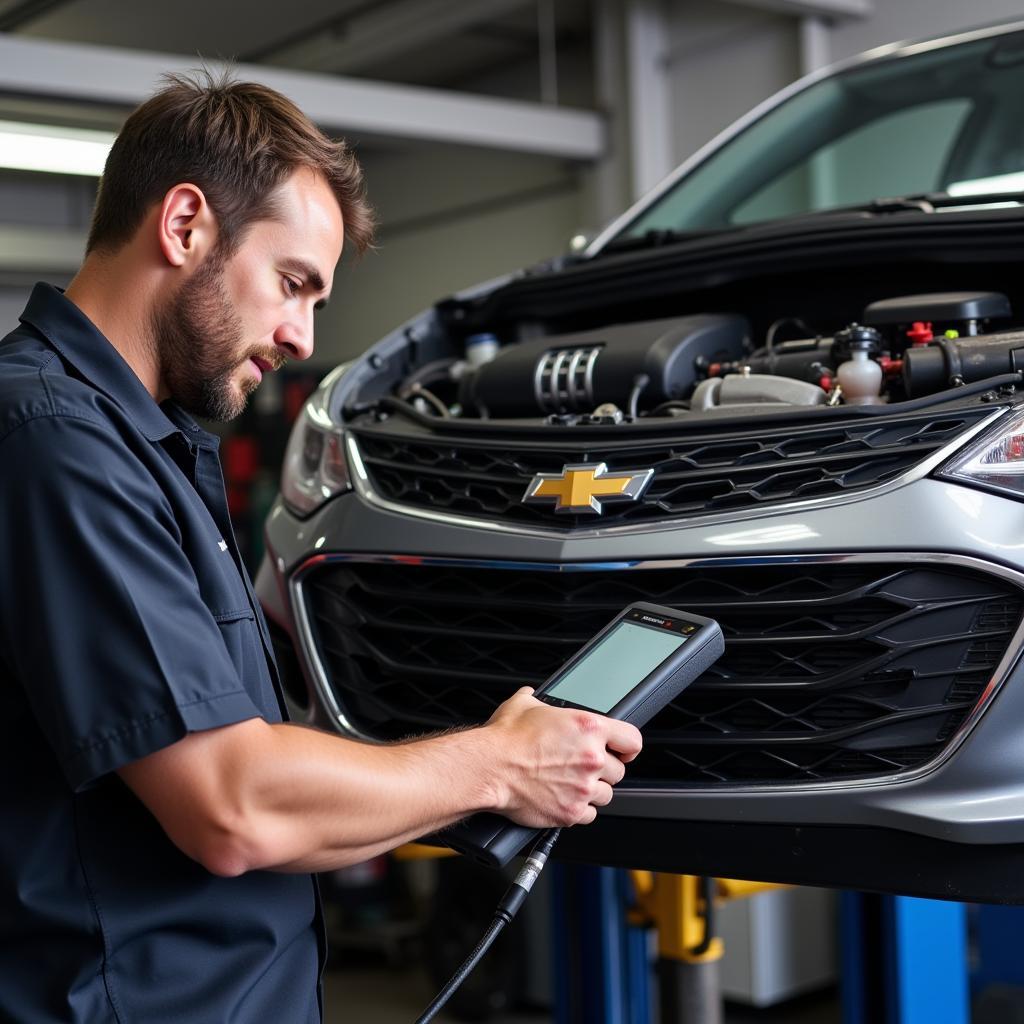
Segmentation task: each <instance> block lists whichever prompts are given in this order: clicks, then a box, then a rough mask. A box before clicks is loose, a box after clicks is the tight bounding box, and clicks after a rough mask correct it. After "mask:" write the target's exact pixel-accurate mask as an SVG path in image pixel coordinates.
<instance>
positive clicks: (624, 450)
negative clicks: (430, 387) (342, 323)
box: [352, 407, 992, 530]
mask: <svg viewBox="0 0 1024 1024" xmlns="http://www.w3.org/2000/svg"><path fill="white" fill-rule="evenodd" d="M991 413H992V409H991V407H981V408H977V409H966V410H958V411H955V412H950V411H949V410H946V411H945V412H936V411H935V410H934V409H931V410H928V411H926V412H922V413H917V414H915V415H909V416H908V415H903V416H898V417H893V418H890V417H879V418H874V417H873V418H871V419H867V418H860V419H852V418H849V417H847V418H846V419H843V420H839V421H836V420H832V421H830V422H829V423H828V424H827V425H817V426H813V425H810V426H809V425H806V424H804V425H799V426H794V425H792V424H790V425H788V426H786V427H785V428H775V429H766V428H765V424H764V420H763V419H759V420H758V421H757V425H756V426H752V427H751V428H750V429H748V430H742V431H738V430H736V429H735V428H732V429H731V430H723V429H717V430H715V429H713V428H710V427H706V428H703V429H702V430H701V431H700V432H686V433H683V432H682V431H680V432H679V433H678V434H676V435H675V436H674V437H672V438H670V439H667V440H665V441H657V442H649V443H646V444H643V445H636V444H632V445H621V444H619V445H610V444H608V443H607V442H605V443H604V444H590V445H586V444H581V443H580V442H579V441H578V440H575V439H574V438H573V436H572V430H573V428H566V429H565V430H563V431H561V432H560V436H561V437H562V438H568V439H567V440H562V441H559V442H556V443H552V442H545V443H537V444H523V443H517V444H512V445H507V444H504V443H502V442H500V441H499V442H495V441H493V440H484V439H467V440H461V439H460V440H458V441H446V440H443V439H438V438H437V437H436V436H433V435H423V436H420V435H411V436H410V435H408V434H402V433H401V432H393V433H392V432H389V431H390V430H391V428H390V427H388V426H386V425H381V426H375V427H372V428H370V427H362V428H359V429H356V430H353V432H352V433H353V436H354V438H355V440H356V442H357V444H358V446H359V450H360V455H361V457H362V460H363V463H364V465H365V467H366V470H367V472H368V474H369V477H370V480H371V481H372V484H373V487H374V489H375V491H376V492H377V493H378V494H379V495H380V496H381V497H383V498H386V499H388V500H389V501H393V502H397V503H398V504H401V505H407V506H409V507H411V508H420V509H430V510H433V511H442V512H446V513H448V514H451V515H460V516H470V517H474V518H480V519H491V520H495V521H504V522H511V523H517V524H525V525H533V526H545V527H554V528H561V529H567V530H571V529H574V528H579V527H593V526H595V525H597V524H600V525H601V526H607V525H612V524H616V523H627V522H645V521H652V520H653V521H657V520H659V519H676V518H683V517H693V516H700V515H708V514H712V513H718V512H729V511H734V510H749V509H757V508H762V507H768V506H772V505H778V504H781V503H783V502H791V501H801V500H804V499H808V498H823V497H834V496H838V495H844V494H850V493H854V492H857V491H861V490H864V489H866V488H868V487H874V486H877V485H879V484H883V483H886V482H887V481H889V480H892V479H894V478H895V477H898V476H900V475H902V474H903V473H906V472H907V471H908V470H910V469H913V468H914V467H915V466H917V465H919V464H920V463H921V462H923V461H924V460H925V459H927V458H928V457H929V456H930V455H933V454H934V453H935V452H937V451H938V450H939V449H941V448H943V447H944V446H945V445H947V444H949V443H950V442H951V441H953V440H954V439H955V438H957V437H959V436H960V435H961V434H963V433H964V432H965V431H968V430H970V429H971V428H972V427H974V426H976V425H977V424H978V423H979V422H980V421H981V420H982V419H983V418H984V417H986V416H989V415H991ZM599 462H604V463H606V464H607V466H608V468H609V470H610V471H611V472H621V471H625V470H639V469H647V468H652V469H653V470H654V477H653V480H652V482H651V485H650V486H649V487H648V488H647V491H646V492H645V493H644V495H643V496H642V498H641V499H640V500H639V501H636V502H623V503H618V504H614V505H610V506H605V511H604V513H603V514H602V515H601V516H600V517H598V516H597V515H595V514H593V513H584V514H572V513H558V512H555V511H554V509H553V508H551V507H538V506H531V505H524V504H522V499H523V496H524V495H525V493H526V489H527V486H528V485H529V483H530V481H531V480H532V479H533V477H534V475H535V474H537V473H560V472H561V471H562V469H563V468H564V467H565V466H566V465H571V464H582V463H599Z"/></svg>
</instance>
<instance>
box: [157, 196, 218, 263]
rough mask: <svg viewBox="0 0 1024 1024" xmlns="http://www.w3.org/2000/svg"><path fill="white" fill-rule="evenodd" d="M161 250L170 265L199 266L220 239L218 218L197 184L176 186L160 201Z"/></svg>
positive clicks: (159, 237) (159, 228)
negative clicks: (218, 236)
mask: <svg viewBox="0 0 1024 1024" xmlns="http://www.w3.org/2000/svg"><path fill="white" fill-rule="evenodd" d="M157 230H158V239H159V243H160V251H161V252H162V253H163V256H164V259H166V260H167V262H168V263H169V264H171V266H174V267H183V266H186V265H188V264H191V265H193V266H198V265H199V264H200V263H202V262H203V260H204V259H205V258H206V257H207V255H208V254H209V253H210V251H211V250H212V249H213V246H214V244H215V243H216V241H217V221H216V219H215V218H214V216H213V211H212V210H211V209H210V205H209V203H207V201H206V196H204V195H203V191H202V189H200V188H199V186H198V185H190V184H187V183H183V184H180V185H175V186H174V188H172V189H170V190H169V191H168V193H167V195H165V196H164V199H163V202H162V203H161V204H160V213H159V218H158V221H157Z"/></svg>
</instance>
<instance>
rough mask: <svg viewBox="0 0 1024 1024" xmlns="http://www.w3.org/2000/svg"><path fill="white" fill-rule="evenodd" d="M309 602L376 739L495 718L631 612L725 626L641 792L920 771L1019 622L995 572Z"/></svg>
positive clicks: (660, 573) (797, 572) (371, 582)
mask: <svg viewBox="0 0 1024 1024" xmlns="http://www.w3.org/2000/svg"><path fill="white" fill-rule="evenodd" d="M305 593H306V600H307V602H308V607H309V611H310V613H311V614H310V620H311V622H312V624H313V629H314V634H315V636H316V638H317V644H318V647H319V651H320V655H321V658H322V661H323V664H324V667H325V670H326V673H327V676H328V678H329V680H330V684H331V686H332V687H333V688H334V689H335V691H336V693H337V695H338V697H339V700H340V702H341V704H342V706H343V707H344V709H345V711H346V714H347V716H348V717H349V719H350V720H351V721H352V723H353V725H354V726H355V727H356V728H358V729H359V730H361V731H362V732H364V733H366V734H368V735H371V736H374V737H378V738H381V739H396V738H399V737H403V736H408V735H410V734H412V733H416V732H422V731H424V730H431V729H436V728H439V727H442V726H449V725H452V724H462V723H468V722H479V721H482V720H484V719H486V718H487V717H488V716H489V715H490V713H491V711H493V709H494V708H495V707H496V706H497V704H498V703H499V702H500V701H502V700H503V699H505V698H506V697H508V696H509V695H510V694H511V693H512V692H513V691H514V690H515V689H516V688H517V687H519V686H522V685H537V684H539V683H540V682H542V681H543V680H544V679H545V678H546V677H547V676H548V675H550V674H551V673H552V672H554V670H555V669H556V668H558V666H559V665H560V664H561V663H562V662H564V661H565V660H566V659H567V658H568V657H569V655H571V654H572V653H573V652H574V651H575V650H576V649H577V648H579V647H580V646H582V644H583V643H585V642H586V640H588V639H589V638H590V637H591V636H593V634H594V633H596V632H597V631H598V629H600V628H601V627H602V626H604V625H605V624H606V623H607V622H608V621H609V620H610V619H611V618H612V617H613V615H615V614H616V613H617V612H618V611H619V610H621V608H622V607H623V606H624V605H626V604H628V603H629V602H631V601H637V600H645V601H653V602H656V603H658V604H666V605H669V606H670V607H672V606H674V607H679V608H684V609H688V610H691V611H694V612H697V613H699V614H703V615H709V616H711V617H713V618H715V619H717V620H718V621H719V622H720V623H721V625H722V629H723V631H724V632H725V637H726V652H725V655H724V656H723V658H722V659H721V660H720V661H719V662H718V663H717V664H716V665H714V666H713V667H712V668H711V669H710V670H709V671H708V672H707V673H706V674H705V675H704V676H703V677H702V678H701V679H700V680H699V681H698V682H697V683H695V684H694V685H693V686H692V687H690V689H688V690H686V691H684V693H683V694H682V695H681V696H680V697H679V698H678V699H676V700H675V701H673V702H672V703H671V704H670V705H669V706H668V707H667V708H666V709H665V710H664V711H662V712H661V713H660V714H659V715H658V716H657V717H656V718H655V719H654V720H653V721H652V723H651V724H650V725H649V726H648V727H647V729H646V730H645V737H646V745H645V748H644V753H643V754H642V755H641V757H640V759H638V761H637V762H636V764H635V765H634V766H632V767H631V769H630V773H629V779H630V781H631V784H633V785H637V784H640V785H659V784H670V785H679V784H687V785H693V784H696V785H704V784H711V785H713V784H731V785H749V784H763V783H771V782H775V783H795V784H799V783H812V782H820V781H829V780H837V779H849V778H857V777H870V776H880V775H885V776H888V775H893V774H898V773H901V772H906V771H910V770H912V769H914V768H916V767H918V766H920V765H923V764H925V763H927V762H929V761H931V760H932V759H933V758H935V757H936V756H937V755H938V754H940V753H941V752H942V750H943V748H944V747H945V746H946V744H947V743H948V742H949V741H950V740H951V738H952V737H953V736H954V734H955V732H956V730H957V727H958V726H959V725H960V724H961V723H962V722H963V721H964V720H965V718H966V717H967V716H968V715H969V714H970V712H971V710H972V709H973V708H974V707H975V705H976V704H977V702H978V700H979V698H980V696H981V694H982V693H983V691H984V689H985V687H986V684H987V683H988V682H989V680H990V679H991V678H992V675H993V673H994V671H995V669H996V667H997V665H998V663H999V661H1000V659H1001V657H1002V655H1003V653H1004V652H1005V650H1006V648H1007V646H1008V644H1009V642H1010V639H1011V637H1012V635H1013V632H1014V631H1015V629H1016V628H1017V626H1018V624H1019V622H1020V619H1021V614H1022V611H1024V601H1022V595H1021V592H1020V590H1018V589H1017V588H1016V587H1015V586H1013V585H1012V584H1010V583H1007V582H1005V581H1004V580H1002V579H1000V578H997V577H994V576H989V575H987V574H985V573H981V572H978V571H975V570H970V569H966V568H963V567H958V566H955V565H946V564H943V565H938V564H927V563H907V564H886V563H883V562H878V563H872V564H861V563H845V562H839V563H837V562H829V561H822V562H820V563H818V564H814V565H795V564H786V565H771V566H743V567H736V566H718V567H713V568H708V567H707V566H706V564H705V565H704V566H702V567H699V568H698V567H679V566H676V567H667V568H643V569H635V570H628V571H614V570H604V569H601V570H594V571H571V572H549V571H535V570H527V569H516V568H507V569H497V568H494V569H492V568H476V567H470V568H467V567H464V566H443V565H442V566H438V565H409V564H376V563H374V564H366V563H327V564H324V565H322V566H321V567H319V568H317V569H315V570H313V571H312V573H311V574H310V576H309V578H308V582H307V585H306V590H305Z"/></svg>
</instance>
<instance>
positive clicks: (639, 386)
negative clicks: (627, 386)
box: [629, 373, 651, 420]
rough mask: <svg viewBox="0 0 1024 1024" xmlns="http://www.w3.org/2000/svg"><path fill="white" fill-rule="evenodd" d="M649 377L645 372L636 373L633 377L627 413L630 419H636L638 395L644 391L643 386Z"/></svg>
mask: <svg viewBox="0 0 1024 1024" xmlns="http://www.w3.org/2000/svg"><path fill="white" fill-rule="evenodd" d="M650 382H651V378H650V377H648V376H647V374H646V373H638V374H637V375H636V376H635V377H634V378H633V390H632V391H631V392H630V393H629V415H630V418H631V419H634V420H635V419H636V407H637V403H638V402H639V401H640V396H641V395H642V394H643V392H644V388H646V387H647V385H648V384H650Z"/></svg>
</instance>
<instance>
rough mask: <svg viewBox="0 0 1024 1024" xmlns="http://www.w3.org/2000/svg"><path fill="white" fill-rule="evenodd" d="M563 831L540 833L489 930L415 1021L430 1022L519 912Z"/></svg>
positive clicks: (551, 830) (557, 829)
mask: <svg viewBox="0 0 1024 1024" xmlns="http://www.w3.org/2000/svg"><path fill="white" fill-rule="evenodd" d="M561 832H562V830H561V829H560V828H550V829H548V830H547V831H546V832H542V833H541V836H540V838H539V839H538V840H537V842H536V843H534V845H533V849H531V850H530V852H529V854H528V855H527V857H526V860H525V862H524V863H523V866H522V867H521V868H520V869H519V873H518V874H517V875H516V877H515V878H514V879H513V881H512V884H511V885H510V886H509V887H508V889H506V890H505V895H504V896H502V897H501V899H500V900H499V901H498V906H497V908H496V909H495V911H494V920H493V921H492V922H491V923H490V925H489V926H488V928H487V931H485V932H484V934H483V936H482V938H481V939H480V941H479V942H478V943H477V944H476V947H475V948H474V949H473V952H472V953H470V954H469V956H468V957H466V959H465V960H464V961H463V963H462V966H461V967H460V968H459V969H458V970H457V971H456V972H455V973H454V974H453V975H452V976H451V979H450V980H449V982H448V984H447V985H445V987H444V988H443V989H441V991H440V992H438V993H437V995H436V996H434V1000H433V1002H432V1003H431V1004H430V1005H429V1006H428V1007H427V1008H426V1009H425V1010H424V1011H423V1013H422V1014H420V1016H419V1017H417V1018H416V1024H427V1022H428V1021H432V1020H433V1019H434V1017H435V1016H437V1012H438V1010H440V1009H441V1007H442V1006H444V1004H445V1003H447V1002H448V1000H449V999H451V997H452V995H453V994H454V993H455V991H456V989H457V988H458V987H459V986H460V985H461V984H462V983H463V982H464V981H465V980H466V978H468V977H469V975H470V973H471V972H472V971H473V968H474V967H476V965H477V964H478V963H479V962H480V958H481V957H482V956H483V955H484V953H486V952H487V950H489V949H490V948H491V944H492V943H493V942H494V940H495V939H496V938H497V937H498V935H499V934H500V932H501V930H502V929H503V928H504V927H505V925H507V924H508V923H509V921H511V920H512V918H513V917H515V916H516V911H518V910H519V908H520V907H521V906H522V905H523V902H524V901H525V900H526V897H527V896H528V895H529V892H530V890H531V889H532V888H533V883H534V882H536V881H537V876H538V875H540V873H541V871H543V870H544V865H545V864H546V863H547V860H548V856H549V854H550V853H551V850H552V848H553V847H554V845H555V843H556V842H557V841H558V837H559V835H560V834H561Z"/></svg>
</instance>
